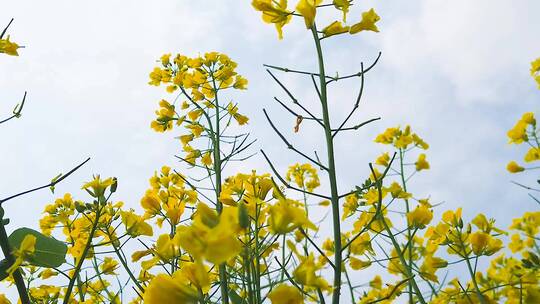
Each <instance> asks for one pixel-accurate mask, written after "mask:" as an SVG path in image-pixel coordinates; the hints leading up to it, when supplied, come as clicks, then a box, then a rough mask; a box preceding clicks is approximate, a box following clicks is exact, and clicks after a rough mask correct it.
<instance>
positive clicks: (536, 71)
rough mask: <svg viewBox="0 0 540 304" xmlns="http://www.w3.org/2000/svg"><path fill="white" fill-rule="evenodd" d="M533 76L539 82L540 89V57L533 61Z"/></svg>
mask: <svg viewBox="0 0 540 304" xmlns="http://www.w3.org/2000/svg"><path fill="white" fill-rule="evenodd" d="M531 76H532V77H533V78H534V80H535V81H536V83H538V88H539V89H540V58H537V59H536V60H534V61H533V62H531Z"/></svg>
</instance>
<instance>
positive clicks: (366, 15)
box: [349, 9, 381, 34]
mask: <svg viewBox="0 0 540 304" xmlns="http://www.w3.org/2000/svg"><path fill="white" fill-rule="evenodd" d="M379 20H381V17H379V15H377V13H375V10H373V9H370V10H369V11H367V12H363V13H362V20H361V21H360V22H358V23H356V24H354V25H353V26H351V28H350V29H349V33H351V34H356V33H359V32H361V31H373V32H378V31H379V29H378V28H377V25H375V23H377V21H379Z"/></svg>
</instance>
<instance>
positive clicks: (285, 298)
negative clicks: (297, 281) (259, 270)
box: [268, 284, 304, 304]
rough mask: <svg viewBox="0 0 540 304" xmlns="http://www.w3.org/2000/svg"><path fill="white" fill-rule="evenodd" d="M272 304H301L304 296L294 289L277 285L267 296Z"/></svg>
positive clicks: (284, 285)
mask: <svg viewBox="0 0 540 304" xmlns="http://www.w3.org/2000/svg"><path fill="white" fill-rule="evenodd" d="M268 298H269V299H270V301H271V302H272V304H303V303H304V296H303V295H302V293H301V292H300V291H299V290H298V288H296V287H292V286H289V285H286V284H279V285H278V286H276V287H275V288H274V289H273V290H272V291H271V292H270V293H269V294H268Z"/></svg>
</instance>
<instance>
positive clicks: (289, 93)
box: [266, 70, 324, 127]
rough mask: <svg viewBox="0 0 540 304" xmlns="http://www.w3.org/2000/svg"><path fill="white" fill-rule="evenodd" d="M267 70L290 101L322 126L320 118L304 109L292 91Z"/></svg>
mask: <svg viewBox="0 0 540 304" xmlns="http://www.w3.org/2000/svg"><path fill="white" fill-rule="evenodd" d="M266 71H267V72H268V74H270V76H272V78H273V79H274V80H275V81H276V82H277V83H278V85H279V86H280V87H281V88H282V89H283V90H284V91H285V93H287V95H288V96H289V98H290V99H291V101H292V102H293V103H294V104H295V105H297V106H298V107H300V108H301V109H302V110H304V112H306V113H307V114H308V115H309V116H310V117H311V118H313V120H315V121H317V122H318V123H319V125H321V127H324V125H323V123H322V122H321V119H320V118H317V117H315V115H313V114H312V113H311V112H310V111H309V110H308V109H306V108H305V107H304V106H302V105H301V104H300V103H299V102H298V99H296V97H294V96H293V95H292V93H291V92H290V91H289V89H287V87H285V85H283V83H281V81H279V79H277V77H276V76H275V75H274V74H272V72H270V70H266Z"/></svg>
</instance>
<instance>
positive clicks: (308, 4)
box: [296, 0, 322, 29]
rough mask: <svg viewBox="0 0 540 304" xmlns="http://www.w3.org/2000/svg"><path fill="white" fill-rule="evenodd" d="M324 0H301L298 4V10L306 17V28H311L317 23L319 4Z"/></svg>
mask: <svg viewBox="0 0 540 304" xmlns="http://www.w3.org/2000/svg"><path fill="white" fill-rule="evenodd" d="M321 2H322V0H300V1H298V4H297V5H296V11H297V12H298V13H300V15H302V16H303V17H304V22H305V23H306V28H308V29H310V28H311V27H312V26H313V23H315V14H317V5H319V4H320V3H321Z"/></svg>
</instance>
